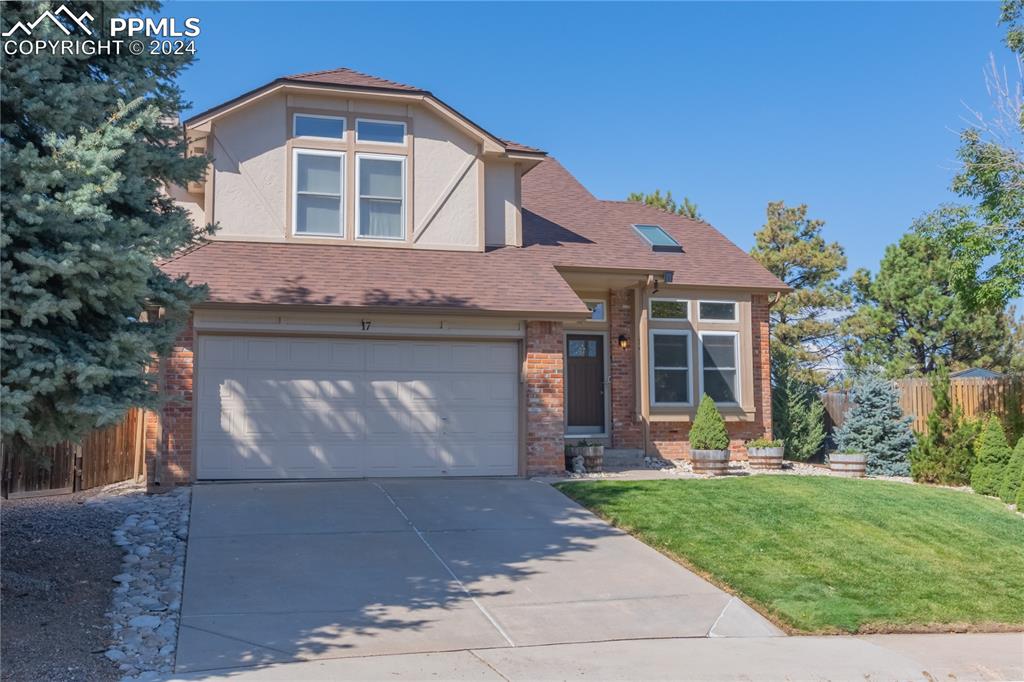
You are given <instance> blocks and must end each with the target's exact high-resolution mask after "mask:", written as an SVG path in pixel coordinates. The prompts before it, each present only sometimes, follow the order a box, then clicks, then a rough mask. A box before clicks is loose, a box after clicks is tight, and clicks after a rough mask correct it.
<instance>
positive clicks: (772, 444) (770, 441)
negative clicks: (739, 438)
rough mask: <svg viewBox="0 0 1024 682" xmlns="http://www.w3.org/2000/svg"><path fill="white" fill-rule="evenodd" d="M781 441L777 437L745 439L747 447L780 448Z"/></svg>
mask: <svg viewBox="0 0 1024 682" xmlns="http://www.w3.org/2000/svg"><path fill="white" fill-rule="evenodd" d="M782 446H783V443H782V441H781V440H779V439H778V438H755V439H754V440H751V441H747V447H748V448H781V447H782Z"/></svg>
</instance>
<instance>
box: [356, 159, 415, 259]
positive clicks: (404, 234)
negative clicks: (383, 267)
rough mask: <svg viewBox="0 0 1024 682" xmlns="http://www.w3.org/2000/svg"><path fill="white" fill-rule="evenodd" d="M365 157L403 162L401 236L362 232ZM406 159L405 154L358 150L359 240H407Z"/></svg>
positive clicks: (357, 211) (357, 205) (357, 207)
mask: <svg viewBox="0 0 1024 682" xmlns="http://www.w3.org/2000/svg"><path fill="white" fill-rule="evenodd" d="M363 159H380V160H384V161H400V162H401V164H402V180H401V187H402V215H401V219H400V221H401V225H402V234H401V236H398V237H371V236H365V235H363V234H361V232H362V221H363V211H362V200H363V195H362V187H361V185H362V175H363V174H362V173H361V172H360V170H361V166H360V162H361V161H362V160H363ZM405 160H406V157H405V156H404V155H401V154H374V153H371V152H356V200H355V204H356V206H355V209H356V229H355V238H356V239H357V240H361V241H371V242H379V241H383V242H404V241H406V240H407V239H408V232H409V226H408V225H406V208H407V204H408V202H409V197H408V194H409V188H408V187H407V186H406V163H405ZM369 198H379V199H384V200H387V201H394V200H395V199H394V197H369Z"/></svg>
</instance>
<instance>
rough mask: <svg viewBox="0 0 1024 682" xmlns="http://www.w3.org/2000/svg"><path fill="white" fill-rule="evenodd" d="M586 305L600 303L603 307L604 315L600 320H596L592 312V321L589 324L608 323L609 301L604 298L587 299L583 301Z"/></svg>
mask: <svg viewBox="0 0 1024 682" xmlns="http://www.w3.org/2000/svg"><path fill="white" fill-rule="evenodd" d="M583 303H584V305H586V304H587V303H600V304H601V305H602V306H603V307H602V308H601V312H602V315H601V317H600V319H594V317H593V315H594V311H590V315H591V317H590V319H589V320H587V322H607V321H608V301H606V300H604V299H603V298H585V299H583Z"/></svg>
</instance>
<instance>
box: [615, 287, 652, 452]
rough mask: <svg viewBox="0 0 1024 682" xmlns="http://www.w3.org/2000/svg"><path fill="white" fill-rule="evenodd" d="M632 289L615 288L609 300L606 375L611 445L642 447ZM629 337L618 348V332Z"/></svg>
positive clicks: (642, 436)
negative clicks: (610, 422)
mask: <svg viewBox="0 0 1024 682" xmlns="http://www.w3.org/2000/svg"><path fill="white" fill-rule="evenodd" d="M633 307H634V302H633V290H632V289H618V290H614V291H612V292H611V296H609V300H608V325H609V329H608V343H609V345H610V346H611V348H610V351H609V355H610V359H611V366H610V367H609V368H608V370H609V371H608V378H609V380H610V381H611V385H610V386H609V387H608V388H609V390H610V391H611V413H612V434H611V435H612V447H614V448H642V447H643V446H644V434H643V425H642V424H641V423H640V420H639V419H637V409H636V391H637V387H638V386H639V384H638V381H639V379H638V377H637V376H636V373H637V365H636V353H637V344H638V343H640V340H639V339H636V338H634V337H635V336H636V333H635V331H634V329H633ZM620 335H625V336H626V338H628V339H629V348H626V349H622V348H619V341H618V339H619V336H620Z"/></svg>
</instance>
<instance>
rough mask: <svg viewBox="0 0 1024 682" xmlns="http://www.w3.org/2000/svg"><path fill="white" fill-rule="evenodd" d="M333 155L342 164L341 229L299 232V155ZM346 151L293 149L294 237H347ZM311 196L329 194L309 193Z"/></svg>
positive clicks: (339, 215) (339, 216)
mask: <svg viewBox="0 0 1024 682" xmlns="http://www.w3.org/2000/svg"><path fill="white" fill-rule="evenodd" d="M300 155H309V156H331V157H334V158H336V159H338V160H339V162H340V165H341V178H340V179H341V187H340V188H339V189H340V191H341V196H340V197H339V199H340V201H339V209H338V219H339V223H340V224H339V225H338V227H339V228H340V230H339V231H338V232H337V233H334V232H299V156H300ZM345 175H346V173H345V152H341V151H333V150H326V149H306V148H303V147H295V148H294V149H292V236H293V237H300V238H301V237H320V238H322V237H329V238H334V239H344V238H345ZM309 194H310V195H311V196H327V195H324V194H320V195H317V194H315V193H312V192H311V193H309Z"/></svg>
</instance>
